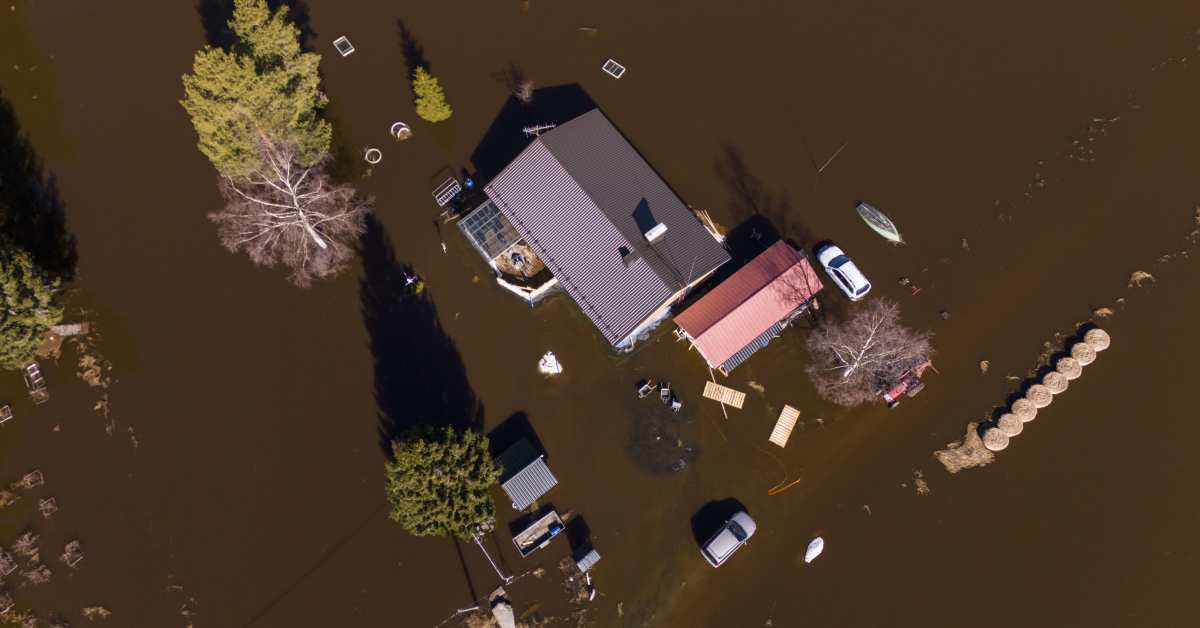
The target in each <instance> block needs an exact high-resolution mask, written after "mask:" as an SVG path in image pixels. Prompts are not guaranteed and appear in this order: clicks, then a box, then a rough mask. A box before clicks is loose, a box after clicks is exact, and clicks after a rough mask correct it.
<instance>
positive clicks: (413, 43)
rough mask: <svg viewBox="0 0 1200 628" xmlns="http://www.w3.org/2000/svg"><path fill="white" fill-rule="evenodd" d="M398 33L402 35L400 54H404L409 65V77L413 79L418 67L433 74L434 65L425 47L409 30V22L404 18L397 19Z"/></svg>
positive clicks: (405, 61) (405, 62)
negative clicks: (426, 53)
mask: <svg viewBox="0 0 1200 628" xmlns="http://www.w3.org/2000/svg"><path fill="white" fill-rule="evenodd" d="M396 34H397V35H398V36H399V37H400V54H402V55H404V65H406V66H408V75H407V76H408V78H409V79H410V80H411V79H412V76H413V73H414V72H416V71H417V68H422V69H424V70H425V71H426V72H429V73H430V74H433V66H431V65H429V59H428V58H426V57H425V49H424V48H422V47H421V44H419V43H417V38H416V37H414V36H413V34H412V31H410V30H408V24H406V23H405V22H404V20H402V19H401V20H396Z"/></svg>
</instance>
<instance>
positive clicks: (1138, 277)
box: [1127, 270, 1157, 288]
mask: <svg viewBox="0 0 1200 628" xmlns="http://www.w3.org/2000/svg"><path fill="white" fill-rule="evenodd" d="M1145 281H1149V282H1150V283H1156V281H1157V280H1156V279H1154V275H1151V274H1150V273H1148V272H1146V271H1144V270H1135V271H1133V274H1131V275H1129V284H1128V285H1127V287H1129V288H1141V287H1142V282H1145Z"/></svg>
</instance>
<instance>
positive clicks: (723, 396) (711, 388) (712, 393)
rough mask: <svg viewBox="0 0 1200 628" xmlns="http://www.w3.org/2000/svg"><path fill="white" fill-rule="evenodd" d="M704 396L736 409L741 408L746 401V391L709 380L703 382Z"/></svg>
mask: <svg viewBox="0 0 1200 628" xmlns="http://www.w3.org/2000/svg"><path fill="white" fill-rule="evenodd" d="M704 396H705V397H708V398H709V399H712V400H713V401H717V402H720V403H722V404H724V405H727V406H733V407H735V408H737V409H738V410H741V409H742V404H743V403H745V402H746V393H744V392H740V391H737V390H734V389H732V388H730V387H728V386H722V385H720V384H718V383H716V382H711V381H710V382H704Z"/></svg>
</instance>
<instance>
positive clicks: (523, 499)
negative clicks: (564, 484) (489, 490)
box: [501, 457, 558, 510]
mask: <svg viewBox="0 0 1200 628" xmlns="http://www.w3.org/2000/svg"><path fill="white" fill-rule="evenodd" d="M557 485H558V478H556V477H554V474H553V473H551V472H550V467H547V466H546V461H545V460H544V459H542V458H540V457H539V458H538V459H537V460H534V461H533V462H532V463H531V464H529V465H528V466H526V467H525V468H524V469H521V470H520V471H518V472H517V474H516V475H514V476H512V477H511V478H509V479H508V481H506V482H504V483H503V484H501V486H503V487H504V492H505V493H508V497H509V499H511V500H512V505H513V508H516V509H517V510H525V509H526V508H528V507H529V505H530V504H532V503H533V502H535V501H537V499H538V498H539V497H541V496H542V495H545V494H546V493H548V492H549V491H550V489H552V488H554V487H555V486H557Z"/></svg>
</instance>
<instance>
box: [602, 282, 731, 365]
mask: <svg viewBox="0 0 1200 628" xmlns="http://www.w3.org/2000/svg"><path fill="white" fill-rule="evenodd" d="M715 272H717V269H716V268H714V269H712V270H710V271H708V272H707V273H705V274H703V275H701V276H700V277H697V278H696V279H695V280H694V281H692V282H691V283H689V284H688V285H686V286H684V287H683V288H680V289H679V291H678V292H676V293H675V294H673V295H671V298H669V299H667V300H666V301H663V303H662V305H660V306H658V309H656V310H654V312H653V313H651V314H650V315H649V316H647V317H646V318H644V319H642V322H640V323H638V326H637V327H635V328H634V329H633V331H632V332H630V333H629V335H628V336H625V338H624V339H623V340H621V342H620V344H618V345H617V349H618V350H619V351H629V350H630V349H633V345H634V344H635V343H636V342H637V340H638V337H639V336H641V335H643V334H645V333H646V332H648V331H650V330H651V329H653V328H654V327H655V326H656V325H658V324H659V323H661V322H662V320H663V319H664V318H666V317H667V316H668V315H669V314H670V313H671V308H672V307H674V306H675V305H676V304H678V303H679V302H681V301H683V298H684V297H686V296H687V294H688V293H689V292H691V291H692V289H693V288H695V287H696V286H698V285H700V284H702V283H704V282H705V281H708V278H709V277H712V276H713V273H715Z"/></svg>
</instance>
